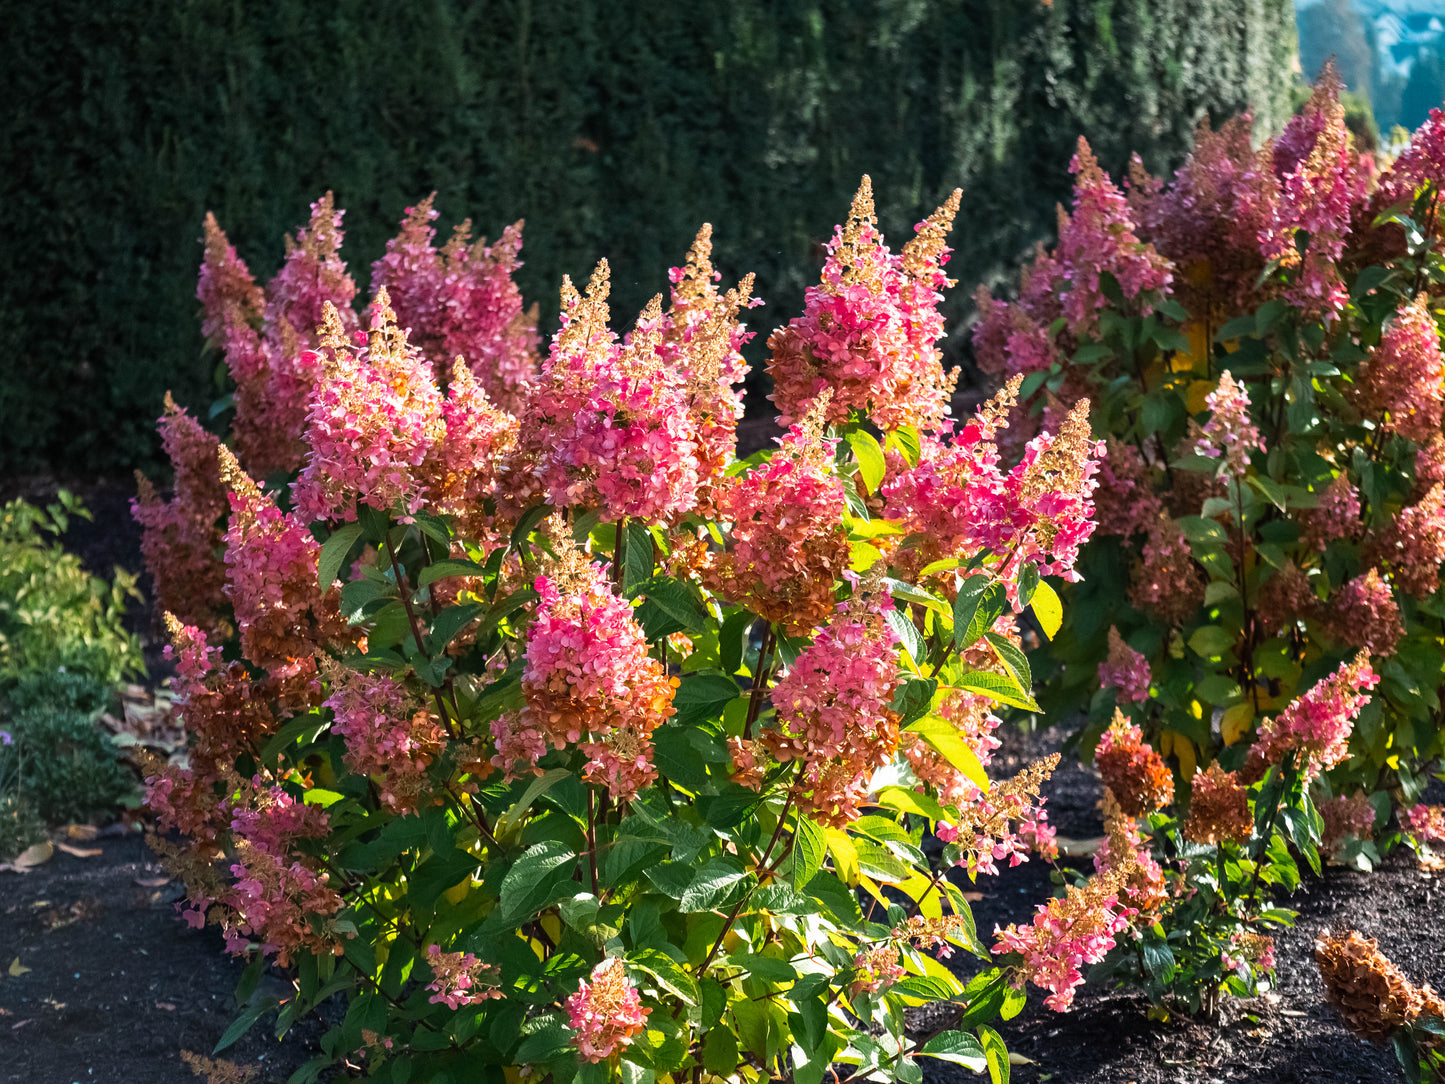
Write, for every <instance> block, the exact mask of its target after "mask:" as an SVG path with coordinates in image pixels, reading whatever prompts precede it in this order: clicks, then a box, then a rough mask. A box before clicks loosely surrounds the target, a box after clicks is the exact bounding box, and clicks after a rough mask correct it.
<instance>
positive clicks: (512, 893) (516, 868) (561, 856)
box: [497, 839, 577, 921]
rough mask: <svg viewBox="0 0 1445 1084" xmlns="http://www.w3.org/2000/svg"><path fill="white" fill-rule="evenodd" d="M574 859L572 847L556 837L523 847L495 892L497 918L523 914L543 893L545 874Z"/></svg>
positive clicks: (518, 916) (507, 918) (546, 881)
mask: <svg viewBox="0 0 1445 1084" xmlns="http://www.w3.org/2000/svg"><path fill="white" fill-rule="evenodd" d="M576 861H577V855H576V853H575V852H574V851H573V850H572V848H571V847H569V846H568V845H567V844H566V843H563V842H562V841H561V840H558V839H548V840H543V841H542V842H541V843H537V844H535V845H533V846H531V847H529V848H527V850H525V851H524V852H522V857H520V858H518V859H517V860H516V861H515V862H513V863H512V868H511V869H509V870H507V875H506V876H505V877H503V878H502V884H501V887H500V888H499V889H498V891H497V895H498V897H499V901H500V902H499V903H498V905H497V909H498V911H499V912H501V915H500V917H501V919H502V920H503V921H513V920H515V919H517V918H520V917H521V916H522V915H524V914H525V913H526V912H527V911H528V910H530V909H531V908H532V906H533V905H534V901H536V900H537V899H539V898H540V897H541V896H542V895H543V894H544V893H545V892H546V890H547V888H548V885H549V883H550V881H551V877H550V876H549V874H551V873H552V872H553V871H554V870H556V869H558V868H559V867H561V866H565V865H567V864H568V863H569V862H576Z"/></svg>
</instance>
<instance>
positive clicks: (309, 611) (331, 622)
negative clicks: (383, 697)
mask: <svg viewBox="0 0 1445 1084" xmlns="http://www.w3.org/2000/svg"><path fill="white" fill-rule="evenodd" d="M219 457H220V460H221V477H222V478H223V479H225V481H226V484H227V485H229V486H230V487H231V493H230V495H229V499H230V505H231V519H230V523H229V525H228V526H227V528H226V534H225V543H226V556H225V560H226V569H227V582H226V594H227V596H228V597H229V598H230V600H231V606H232V608H233V609H234V610H235V614H236V625H237V627H238V628H239V630H240V634H241V653H242V655H244V656H245V658H246V659H247V661H249V662H251V663H253V664H254V665H256V666H260V667H264V668H266V669H268V670H270V671H271V672H272V676H273V677H281V676H297V675H302V674H304V673H307V672H311V673H314V671H315V657H316V655H317V654H318V652H319V651H320V650H321V648H322V647H323V646H324V645H326V644H333V643H341V642H344V641H345V640H346V639H347V638H348V634H347V630H346V627H345V625H344V624H343V623H342V620H341V616H340V614H339V612H338V610H337V595H336V593H335V591H334V590H331V589H328V590H327V591H326V592H324V593H323V592H322V591H321V589H320V587H319V586H318V585H317V582H316V570H317V561H318V559H319V555H320V552H321V546H320V543H318V542H317V541H316V539H315V538H314V537H312V534H311V532H310V531H309V530H307V529H306V527H305V525H304V524H303V522H302V521H301V520H300V519H298V518H297V517H296V515H295V514H294V513H290V512H282V511H281V509H280V508H279V507H277V505H276V502H275V501H274V500H273V499H272V498H271V497H270V496H268V495H266V494H264V493H262V492H261V490H260V488H259V487H258V486H257V485H256V483H255V482H253V481H252V480H251V478H250V477H249V476H248V475H247V474H246V472H245V471H243V470H242V469H241V465H240V464H239V463H238V462H237V461H236V458H235V456H233V455H232V454H231V452H230V450H229V449H228V448H226V447H225V445H222V446H221V447H220V449H219Z"/></svg>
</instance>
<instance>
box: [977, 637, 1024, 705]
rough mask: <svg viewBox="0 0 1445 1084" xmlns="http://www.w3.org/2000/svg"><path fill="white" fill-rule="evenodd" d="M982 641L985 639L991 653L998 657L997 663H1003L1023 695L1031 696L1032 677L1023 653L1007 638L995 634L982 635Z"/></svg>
mask: <svg viewBox="0 0 1445 1084" xmlns="http://www.w3.org/2000/svg"><path fill="white" fill-rule="evenodd" d="M984 639H986V640H987V641H988V642H989V645H990V646H991V647H992V648H993V653H994V654H995V655H997V656H998V660H999V662H1001V663H1003V664H1004V666H1005V667H1006V668H1007V669H1008V672H1009V673H1010V674H1012V675H1013V676H1014V679H1015V680H1016V681H1017V682H1018V683H1019V688H1021V689H1023V690H1024V692H1025V694H1029V695H1030V696H1031V695H1032V693H1031V691H1032V689H1033V685H1034V677H1033V674H1032V672H1030V670H1029V660H1028V659H1027V658H1026V657H1025V656H1024V653H1023V652H1022V651H1020V650H1019V649H1018V648H1017V647H1016V646H1014V644H1013V642H1012V641H1010V640H1009V639H1008V638H1007V637H1004V636H1000V635H999V634H998V633H996V632H986V633H984Z"/></svg>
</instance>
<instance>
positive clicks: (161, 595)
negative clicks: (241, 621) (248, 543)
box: [131, 392, 227, 631]
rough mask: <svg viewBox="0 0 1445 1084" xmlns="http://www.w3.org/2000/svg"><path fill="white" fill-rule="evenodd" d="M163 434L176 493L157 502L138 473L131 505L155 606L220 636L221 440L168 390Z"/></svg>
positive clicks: (222, 590)
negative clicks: (178, 402) (191, 414)
mask: <svg viewBox="0 0 1445 1084" xmlns="http://www.w3.org/2000/svg"><path fill="white" fill-rule="evenodd" d="M160 434H161V444H162V446H163V447H164V448H165V452H166V455H167V456H168V457H169V458H170V461H171V466H172V467H173V468H174V469H175V483H174V485H175V492H174V495H173V496H172V497H171V499H170V500H168V501H167V500H162V499H161V498H160V497H159V496H158V495H157V494H156V491H155V489H154V487H153V486H152V485H151V484H150V482H149V481H148V480H147V479H146V478H145V476H144V475H141V474H139V473H137V476H136V479H137V482H138V483H139V495H138V496H137V497H136V499H135V500H133V501H131V515H132V516H134V517H135V520H136V522H137V523H139V524H140V525H141V555H142V557H143V558H144V559H145V563H146V570H147V571H148V572H150V574H151V580H152V582H153V583H154V585H155V602H156V604H157V606H159V608H160V609H161V610H162V611H169V612H170V613H173V614H176V615H177V616H178V617H180V618H181V619H182V621H183V622H184V623H186V624H191V625H197V626H201V627H204V628H206V629H209V630H212V631H220V630H221V629H222V628H223V627H224V625H225V623H226V608H227V605H226V593H225V592H226V567H225V565H224V564H222V563H221V561H220V560H219V559H218V558H217V557H216V551H217V550H218V549H220V547H221V542H222V529H221V519H222V517H223V516H224V515H225V513H226V487H225V485H224V484H223V483H222V482H221V471H220V463H219V461H218V460H217V458H216V450H217V448H218V446H219V444H220V442H219V441H217V440H216V438H215V437H214V436H212V435H211V434H210V433H208V432H206V430H204V429H203V428H201V426H200V424H199V423H198V422H197V421H196V420H195V419H194V418H192V417H191V416H190V415H189V414H187V413H186V412H185V411H184V410H182V409H181V408H180V407H178V406H176V404H175V401H174V400H173V399H172V398H171V397H170V393H169V392H167V393H166V412H165V414H164V415H162V416H161V419H160Z"/></svg>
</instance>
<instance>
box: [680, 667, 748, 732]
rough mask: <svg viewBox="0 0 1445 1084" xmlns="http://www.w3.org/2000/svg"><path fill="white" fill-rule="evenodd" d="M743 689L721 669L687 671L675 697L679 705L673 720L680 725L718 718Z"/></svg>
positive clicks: (693, 724) (691, 724)
mask: <svg viewBox="0 0 1445 1084" xmlns="http://www.w3.org/2000/svg"><path fill="white" fill-rule="evenodd" d="M741 693H742V689H740V688H739V687H738V683H737V682H736V681H734V680H733V679H732V678H731V677H729V676H728V675H727V674H724V673H722V672H721V671H718V670H702V671H699V672H698V673H695V674H687V675H685V676H684V677H683V678H682V682H681V684H679V685H678V688H677V693H676V694H675V695H674V696H673V698H672V706H673V707H674V708H676V709H677V714H676V715H675V716H674V717H673V719H672V722H673V723H674V724H676V725H678V726H696V725H697V724H698V723H702V722H706V721H707V720H709V719H715V718H717V717H718V716H719V715H720V714H722V710H723V708H725V707H727V705H728V704H730V703H732V702H733V701H734V700H736V699H737V698H738V696H739V695H740V694H741Z"/></svg>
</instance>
